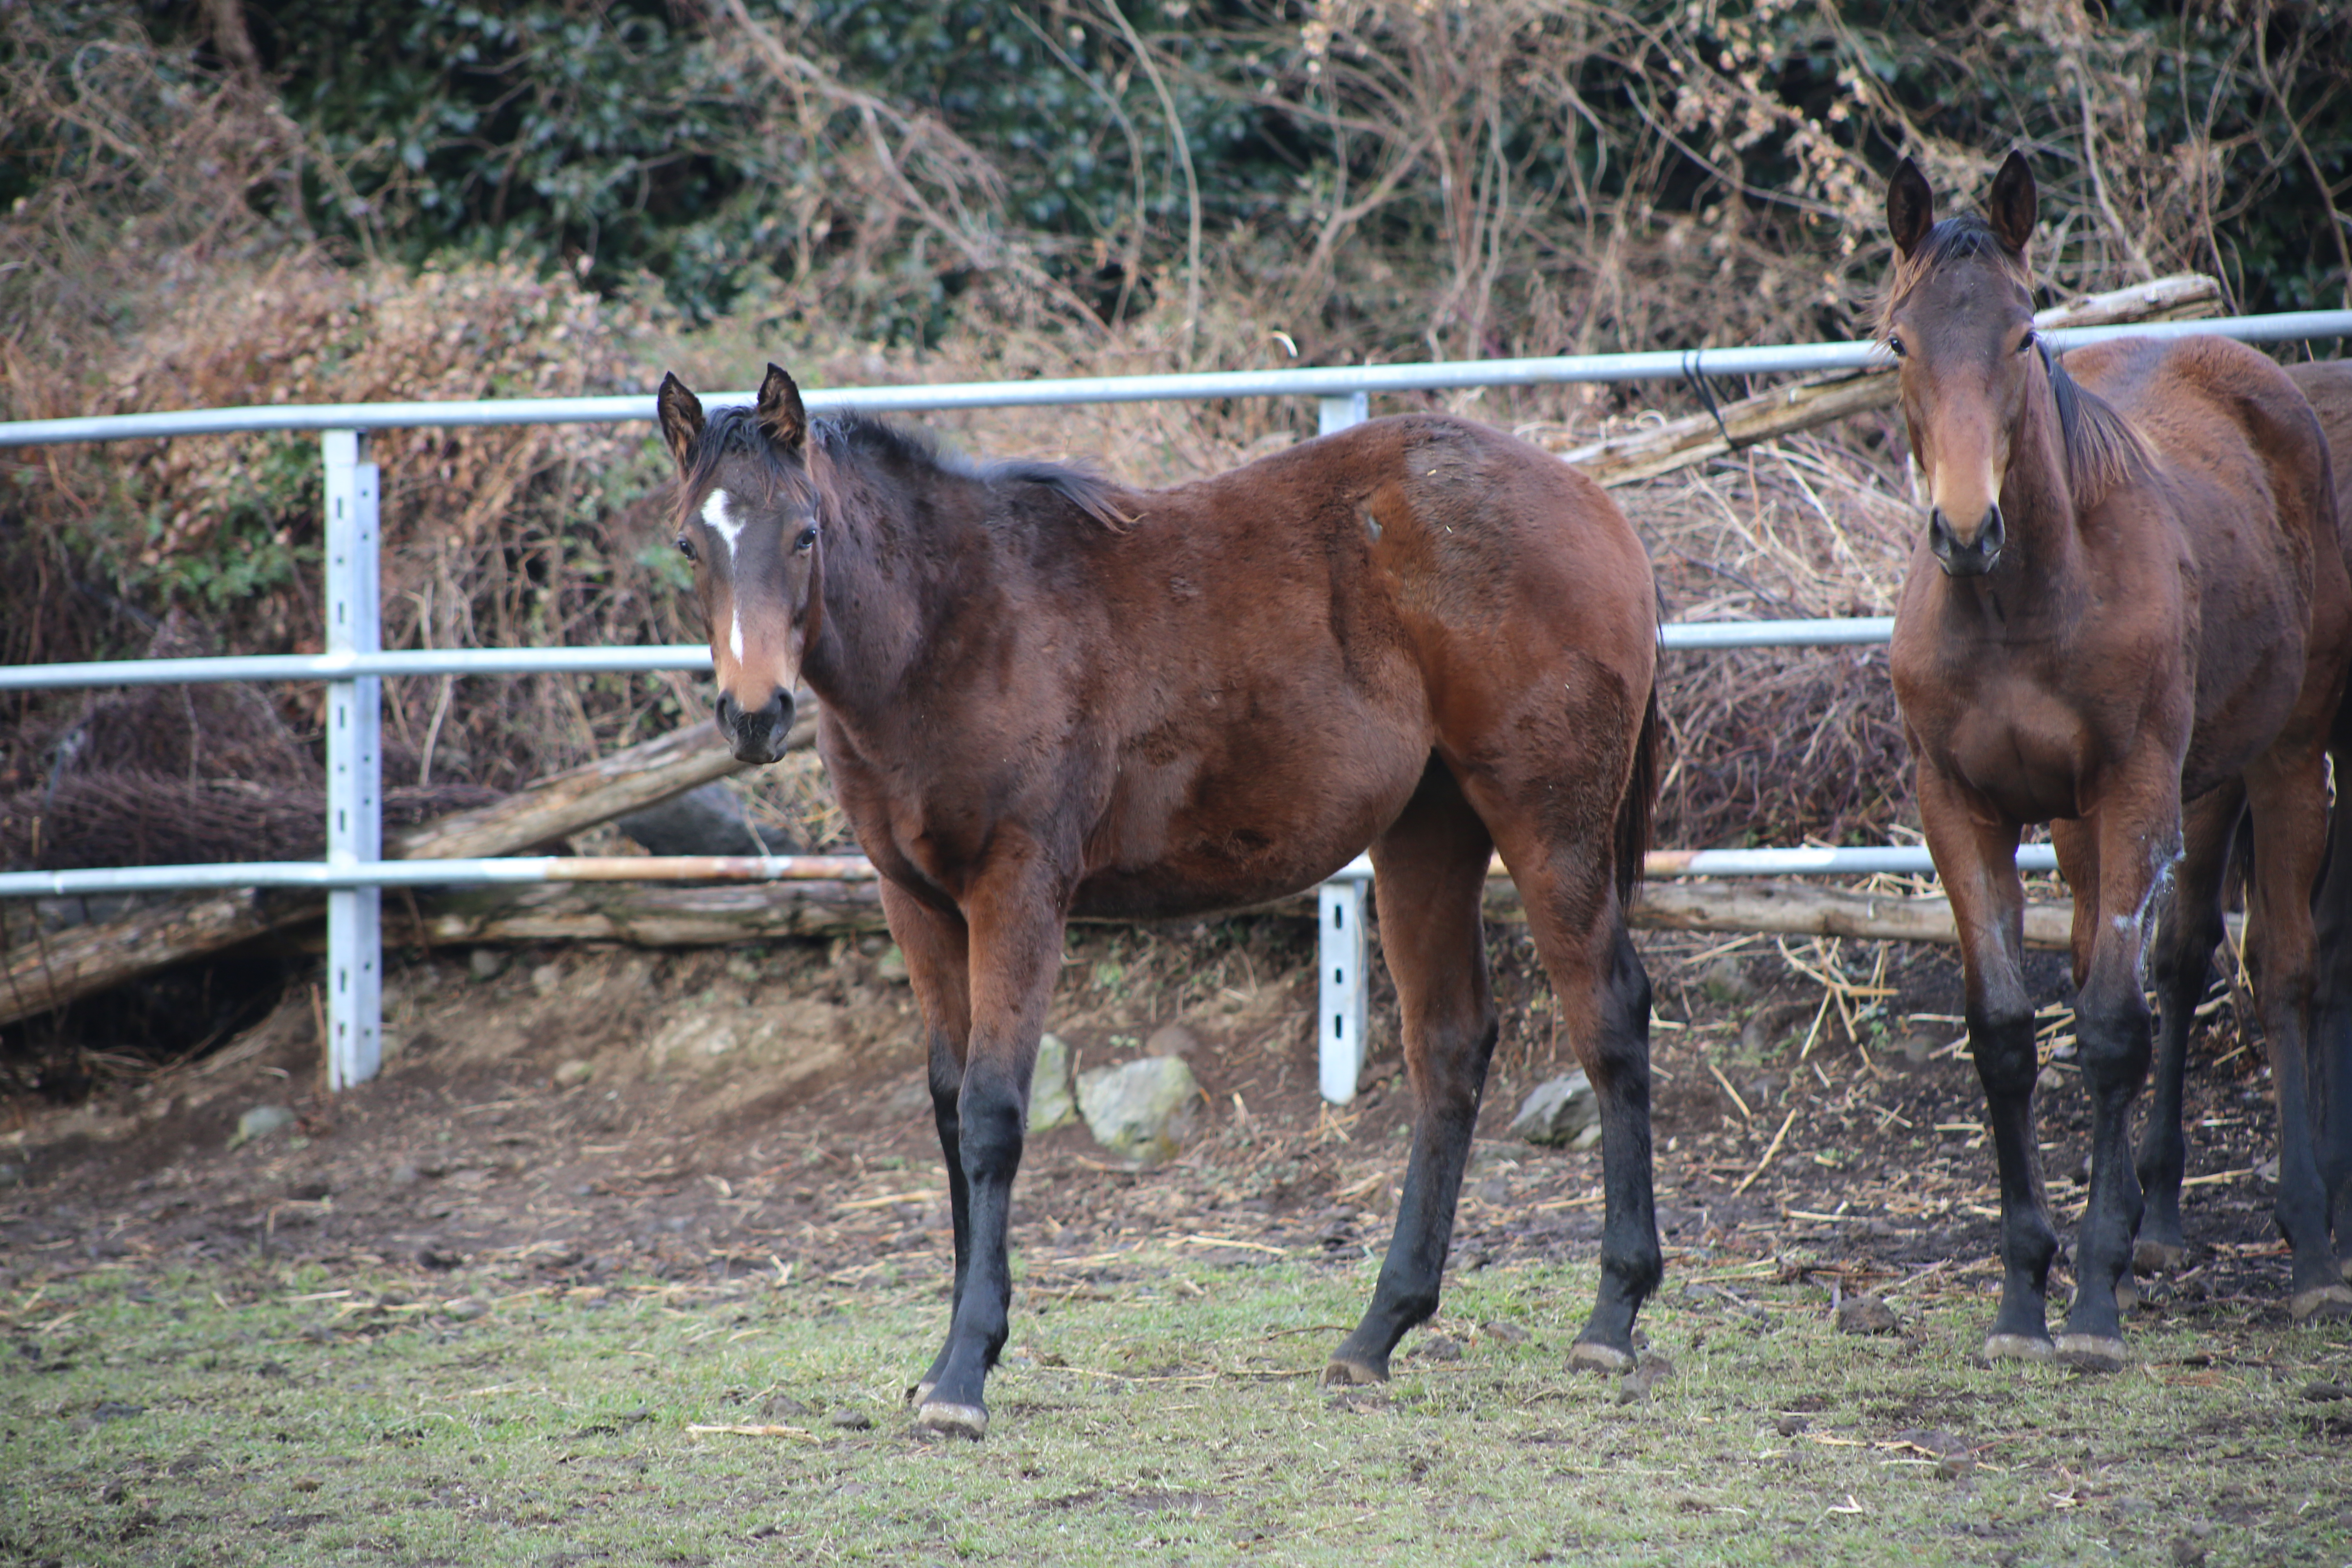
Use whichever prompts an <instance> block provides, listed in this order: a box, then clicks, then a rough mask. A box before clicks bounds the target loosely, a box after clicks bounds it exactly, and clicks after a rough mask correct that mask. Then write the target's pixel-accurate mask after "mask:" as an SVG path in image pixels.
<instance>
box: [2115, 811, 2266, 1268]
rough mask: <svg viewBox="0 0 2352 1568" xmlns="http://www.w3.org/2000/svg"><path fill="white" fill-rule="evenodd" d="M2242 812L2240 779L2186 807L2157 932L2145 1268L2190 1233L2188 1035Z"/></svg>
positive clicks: (2145, 1150)
mask: <svg viewBox="0 0 2352 1568" xmlns="http://www.w3.org/2000/svg"><path fill="white" fill-rule="evenodd" d="M2244 813H2245V794H2244V792H2243V791H2242V790H2241V789H2239V788H2238V787H2237V786H2236V785H2235V784H2231V785H2225V786H2224V787H2222V788H2220V789H2216V790H2213V791H2210V792H2209V793H2208V794H2206V795H2202V796H2200V797H2199V798H2198V799H2197V800H2195V801H2193V802H2191V803H2190V804H2189V806H2188V808H2187V809H2186V810H2185V811H2184V812H2183V813H2182V823H2181V840H2182V847H2183V853H2182V855H2181V858H2180V863H2179V866H2178V867H2177V868H2175V869H2174V871H2173V879H2172V900H2171V903H2170V907H2169V908H2168V909H2167V910H2165V911H2164V915H2163V919H2162V920H2161V921H2159V923H2158V928H2157V933H2156V952H2155V963H2154V965H2153V967H2154V969H2155V975H2154V979H2155V981H2156V1000H2157V1009H2158V1013H2157V1035H2156V1079H2155V1082H2154V1083H2153V1084H2152V1085H2151V1086H2150V1089H2149V1094H2148V1101H2147V1126H2146V1127H2145V1128H2144V1129H2143V1130H2142V1131H2141V1134H2140V1144H2139V1159H2138V1162H2137V1169H2138V1173H2139V1184H2140V1195H2141V1201H2142V1204H2143V1205H2144V1206H2143V1207H2142V1209H2141V1211H2140V1217H2139V1235H2138V1237H2137V1240H2135V1241H2134V1243H2133V1244H2132V1266H2133V1268H2137V1269H2138V1270H2139V1271H2140V1272H2142V1273H2154V1272H2155V1271H2157V1270H2158V1269H2171V1268H2179V1267H2180V1260H2181V1258H2182V1256H2183V1254H2184V1252H2185V1250H2186V1247H2187V1241H2186V1238H2185V1237H2184V1235H2183V1233H2182V1230H2181V1226H2180V1179H2181V1177H2182V1175H2183V1174H2184V1173H2186V1171H2187V1167H2188V1160H2189V1146H2188V1144H2187V1142H2186V1141H2184V1140H2183V1138H2182V1137H2181V1133H2180V1096H2181V1088H2182V1082H2183V1079H2185V1077H2186V1076H2187V1072H2188V1063H2189V1035H2190V1034H2191V1033H2192V1032H2193V1031H2194V1030H2195V1028H2196V1026H2197V1005H2198V1004H2199V1003H2200V1002H2201V1001H2202V1000H2204V996H2205V986H2206V983H2207V981H2208V980H2210V978H2211V976H2212V973H2213V950H2214V948H2215V947H2216V946H2218V945H2219V944H2220V942H2221V933H2222V929H2223V927H2222V911H2221V887H2222V877H2223V873H2224V872H2225V871H2227V870H2228V868H2229V864H2230V848H2231V841H2232V840H2233V839H2234V838H2235V837H2236V836H2237V825H2238V822H2239V820H2240V819H2241V818H2242V816H2244Z"/></svg>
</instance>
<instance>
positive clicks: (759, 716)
mask: <svg viewBox="0 0 2352 1568" xmlns="http://www.w3.org/2000/svg"><path fill="white" fill-rule="evenodd" d="M718 720H719V739H721V740H723V741H725V742H727V745H728V748H729V749H730V751H732V752H734V753H735V760H736V761H737V762H739V763H752V764H754V765H755V766H756V765H758V764H761V763H772V762H774V761H775V760H776V759H777V758H778V757H781V756H782V755H783V754H784V737H785V736H787V735H789V734H791V733H792V729H793V694H792V693H791V692H789V691H779V692H777V693H775V694H774V695H773V696H772V697H770V698H769V699H768V701H767V705H766V706H765V707H761V708H754V709H751V710H746V709H745V708H744V706H743V705H742V704H741V703H740V702H738V701H736V700H735V699H734V698H733V697H731V696H730V695H729V694H728V693H726V692H724V691H722V692H720V693H719V702H718Z"/></svg>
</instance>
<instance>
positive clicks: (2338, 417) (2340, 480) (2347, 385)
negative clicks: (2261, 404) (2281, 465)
mask: <svg viewBox="0 0 2352 1568" xmlns="http://www.w3.org/2000/svg"><path fill="white" fill-rule="evenodd" d="M2286 378H2287V380H2289V381H2290V382H2292V383H2294V389H2295V390H2296V391H2297V392H2300V393H2302V394H2303V396H2304V401H2305V402H2306V403H2308V404H2310V405H2311V411H2312V413H2313V414H2314V415H2315V416H2317V417H2318V420H2319V428H2320V430H2321V431H2322V432H2323V433H2324V434H2325V435H2326V437H2327V449H2328V456H2329V460H2330V461H2331V462H2332V463H2333V464H2334V467H2335V470H2336V515H2337V518H2338V521H2345V522H2352V360H2340V359H2323V360H2306V361H2305V362H2304V363H2301V364H2291V365H2289V366H2287V367H2286Z"/></svg>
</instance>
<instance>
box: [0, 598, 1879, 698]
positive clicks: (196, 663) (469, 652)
mask: <svg viewBox="0 0 2352 1568" xmlns="http://www.w3.org/2000/svg"><path fill="white" fill-rule="evenodd" d="M1894 633H1895V617H1894V616H1851V617H1846V618H1841V619H1836V620H1821V621H1674V622H1669V623H1668V624H1666V625H1664V626H1660V627H1659V628H1658V645H1659V646H1660V647H1664V648H1665V649H1667V650H1669V651H1670V652H1671V651H1676V650H1688V651H1694V652H1696V651H1706V650H1712V649H1717V648H1735V647H1842V646H1845V645H1850V644H1869V643H1883V642H1885V641H1886V640H1887V638H1888V637H1892V636H1893V635H1894ZM709 668H710V648H709V645H708V644H705V643H653V644H647V645H646V646H643V647H448V648H442V647H427V648H386V649H384V650H383V651H382V652H379V653H265V654H246V655H232V656H229V657H226V658H120V659H99V660H93V661H90V662H89V663H84V664H20V665H13V666H10V667H9V668H5V669H0V691H40V690H64V689H71V688H75V687H86V686H202V685H207V684H215V683H219V682H223V681H233V680H350V679H354V678H356V677H359V676H362V675H378V676H385V675H395V676H396V675H409V676H432V675H610V674H622V675H648V674H652V673H654V672H656V671H659V670H686V671H689V672H698V671H703V670H708V669H709Z"/></svg>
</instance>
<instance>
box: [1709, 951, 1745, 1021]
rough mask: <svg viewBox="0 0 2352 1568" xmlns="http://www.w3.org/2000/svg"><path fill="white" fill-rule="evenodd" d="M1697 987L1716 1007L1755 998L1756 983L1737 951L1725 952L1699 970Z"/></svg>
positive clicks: (1736, 1003)
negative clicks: (1749, 975) (1749, 976)
mask: <svg viewBox="0 0 2352 1568" xmlns="http://www.w3.org/2000/svg"><path fill="white" fill-rule="evenodd" d="M1698 985H1699V989H1700V990H1701V991H1702V992H1704V993H1705V994H1706V999H1707V1000H1708V1001H1710V1002H1712V1003H1714V1004H1715V1005H1717V1006H1718V1007H1738V1006H1744V1005H1747V1004H1748V1003H1750V1002H1753V1001H1755V1000H1756V983H1755V982H1754V981H1753V980H1750V979H1748V965H1747V964H1746V963H1744V962H1742V961H1741V959H1740V958H1739V955H1738V954H1737V953H1730V952H1727V953H1725V954H1724V955H1723V956H1722V957H1721V958H1718V959H1717V960H1716V961H1715V962H1714V963H1710V964H1708V965H1707V966H1706V968H1705V969H1702V970H1700V971H1699V975H1698Z"/></svg>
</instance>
